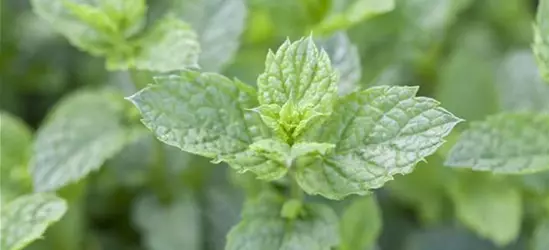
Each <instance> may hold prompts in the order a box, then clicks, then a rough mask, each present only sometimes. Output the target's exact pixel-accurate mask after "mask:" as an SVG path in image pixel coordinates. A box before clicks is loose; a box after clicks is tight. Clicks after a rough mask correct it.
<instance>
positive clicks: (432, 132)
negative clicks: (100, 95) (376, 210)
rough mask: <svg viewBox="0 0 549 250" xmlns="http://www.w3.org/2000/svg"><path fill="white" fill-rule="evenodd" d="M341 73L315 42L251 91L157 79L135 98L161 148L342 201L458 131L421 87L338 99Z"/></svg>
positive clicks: (284, 51) (211, 77)
mask: <svg viewBox="0 0 549 250" xmlns="http://www.w3.org/2000/svg"><path fill="white" fill-rule="evenodd" d="M338 78H339V76H338V73H337V72H336V71H335V70H333V69H332V66H331V64H330V59H329V58H328V55H327V54H326V53H325V52H324V51H323V50H319V49H317V47H316V46H315V44H314V42H313V40H312V38H311V37H309V38H302V39H300V40H298V41H296V42H293V43H292V42H290V41H286V42H285V43H284V44H283V45H282V46H281V47H280V48H279V49H278V51H277V52H276V53H272V52H269V53H268V55H267V59H266V63H265V72H264V73H263V74H261V75H260V76H259V78H258V81H257V86H258V89H257V91H256V89H254V88H253V87H250V86H248V85H246V84H244V83H242V82H240V81H239V80H237V79H235V80H230V79H228V78H226V77H224V76H222V75H219V74H216V73H200V72H195V71H184V72H182V73H181V74H180V75H171V76H166V77H159V78H156V79H155V81H156V84H152V85H150V86H148V87H146V88H145V89H143V90H141V91H140V92H138V93H136V94H135V95H133V96H131V97H129V100H131V101H132V102H133V103H134V104H135V105H136V106H137V108H138V109H139V110H140V112H141V114H142V116H143V123H144V124H145V125H146V126H147V127H148V128H149V129H151V130H152V131H153V132H154V133H155V134H156V136H157V137H158V138H159V139H160V140H161V141H163V142H165V143H167V144H169V145H173V146H176V147H179V148H181V149H182V150H183V151H187V152H190V153H193V154H197V155H201V156H205V157H209V158H214V161H216V162H221V161H224V162H227V163H228V164H229V165H230V166H231V167H233V168H235V169H236V170H238V171H239V172H247V171H251V172H254V173H255V174H256V175H257V176H258V178H260V179H264V180H268V181H270V180H276V179H279V178H282V177H283V176H285V175H286V174H287V173H288V172H289V171H290V172H291V173H292V175H293V177H294V178H295V179H296V181H297V182H298V183H299V185H300V186H301V187H302V188H303V189H304V190H305V191H306V192H307V193H309V194H311V195H312V194H320V195H323V196H324V197H327V198H330V199H341V198H343V197H345V196H347V195H349V194H365V193H367V192H368V190H370V189H372V188H378V187H381V186H382V185H383V184H384V183H385V182H387V181H389V180H391V179H392V176H393V175H395V174H407V173H410V172H411V171H412V170H413V167H414V166H415V164H416V163H417V162H418V161H420V160H422V159H423V158H424V157H426V156H428V155H430V154H432V153H434V152H435V151H436V149H437V148H438V147H439V146H440V145H442V143H444V140H443V137H444V136H446V135H447V134H448V133H449V132H450V131H451V130H452V128H453V127H454V126H455V125H456V124H457V123H458V122H460V121H461V119H459V118H457V117H455V116H454V115H452V114H451V113H450V112H448V111H446V110H445V109H443V108H441V107H439V103H438V102H437V101H436V100H433V99H431V98H426V97H416V92H417V87H399V86H391V87H389V86H381V87H372V88H369V89H367V90H357V91H355V92H353V93H350V94H347V95H344V96H339V95H338V94H337V93H338V91H337V90H338V86H337V84H338Z"/></svg>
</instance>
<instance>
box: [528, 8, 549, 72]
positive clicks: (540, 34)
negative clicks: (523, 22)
mask: <svg viewBox="0 0 549 250" xmlns="http://www.w3.org/2000/svg"><path fill="white" fill-rule="evenodd" d="M532 50H533V51H534V54H535V55H536V59H537V62H538V67H539V70H540V72H541V75H542V76H543V78H544V79H545V81H549V1H547V0H540V1H539V5H538V9H537V15H536V23H535V24H534V43H533V44H532Z"/></svg>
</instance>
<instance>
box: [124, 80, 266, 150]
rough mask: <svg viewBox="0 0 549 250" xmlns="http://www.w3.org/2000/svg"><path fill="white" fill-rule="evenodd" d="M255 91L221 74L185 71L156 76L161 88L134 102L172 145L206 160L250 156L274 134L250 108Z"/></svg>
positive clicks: (151, 89) (142, 93) (134, 98)
mask: <svg viewBox="0 0 549 250" xmlns="http://www.w3.org/2000/svg"><path fill="white" fill-rule="evenodd" d="M255 98H256V94H255V90H253V89H252V88H250V87H248V86H245V85H244V84H243V83H241V82H238V81H236V82H233V81H231V80H229V79H228V78H226V77H224V76H221V75H218V74H215V73H199V72H192V71H184V72H182V73H181V75H179V76H177V75H171V76H166V77H158V78H156V84H154V85H150V86H149V87H147V88H145V89H143V90H141V91H139V92H138V93H136V94H135V95H133V96H131V97H129V98H128V99H129V100H130V101H132V102H133V103H134V105H135V106H137V108H138V109H139V111H140V112H141V114H142V116H143V120H142V121H143V123H144V124H145V125H146V126H147V127H148V128H149V129H151V130H152V131H153V132H154V134H155V135H156V136H157V137H158V139H160V140H161V141H163V142H164V143H167V144H169V145H172V146H176V147H179V148H180V149H181V150H183V151H187V152H190V153H193V154H198V155H201V156H204V157H209V158H216V159H223V158H226V157H232V156H233V155H235V154H237V153H244V152H246V150H247V149H248V146H249V145H250V144H251V143H252V142H253V141H254V139H261V138H265V136H266V135H268V131H267V130H266V128H265V127H264V126H263V124H262V123H261V120H260V118H259V116H258V115H257V114H256V113H254V112H253V111H249V109H251V108H253V107H255V106H256V105H257V101H256V100H255Z"/></svg>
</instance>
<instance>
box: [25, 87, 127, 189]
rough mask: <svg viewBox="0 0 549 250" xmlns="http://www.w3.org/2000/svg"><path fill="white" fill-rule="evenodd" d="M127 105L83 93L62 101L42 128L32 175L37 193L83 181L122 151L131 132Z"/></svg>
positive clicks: (116, 98)
mask: <svg viewBox="0 0 549 250" xmlns="http://www.w3.org/2000/svg"><path fill="white" fill-rule="evenodd" d="M123 105H124V102H123V99H122V97H121V96H118V95H117V94H115V93H112V92H109V91H87V92H86V91H82V92H77V93H75V94H72V95H70V96H68V97H67V98H65V99H63V100H62V101H61V102H60V103H59V104H58V106H57V108H56V109H55V110H54V111H53V113H52V114H50V115H49V117H48V119H47V121H46V122H45V123H44V124H43V125H42V126H41V127H40V129H39V130H38V132H37V135H36V141H35V143H34V152H33V157H32V160H31V163H30V172H31V174H32V177H33V182H34V189H35V190H38V191H50V190H58V189H59V188H61V187H63V186H65V185H67V184H69V183H72V182H76V181H78V180H80V179H82V178H84V177H85V176H86V175H87V174H89V173H90V172H92V171H95V170H97V169H99V167H101V165H102V164H103V162H105V160H107V159H108V158H110V157H111V156H113V155H114V154H116V153H117V152H118V151H120V150H121V149H122V147H123V146H124V144H125V143H126V141H128V138H130V131H129V130H128V129H127V128H126V127H125V126H124V125H123V124H122V122H123V118H124V116H123V115H124V114H123V112H124V106H123Z"/></svg>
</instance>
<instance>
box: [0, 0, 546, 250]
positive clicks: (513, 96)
mask: <svg viewBox="0 0 549 250" xmlns="http://www.w3.org/2000/svg"><path fill="white" fill-rule="evenodd" d="M0 4H1V7H0V16H1V18H2V20H1V22H2V24H3V25H2V29H0V33H1V34H0V35H1V37H2V39H1V41H0V42H1V46H2V51H1V53H0V78H1V80H0V110H1V112H0V170H1V172H0V174H1V176H0V177H1V178H0V195H1V196H0V197H1V203H0V209H1V211H2V215H1V219H2V223H1V226H0V227H1V235H0V239H1V244H2V245H1V248H2V249H4V248H6V249H30V250H33V249H34V250H53V249H55V250H59V249H61V250H148V249H150V250H169V249H182V250H185V249H189V250H194V249H204V250H221V249H254V250H257V249H290V247H293V248H292V249H305V250H306V249H322V250H324V249H329V248H331V247H333V249H359V250H363V249H379V250H401V249H405V250H431V249H433V250H440V249H449V250H454V249H455V250H465V249H467V250H497V249H505V250H531V249H533V250H545V249H549V242H547V239H548V238H549V227H548V220H549V172H548V170H547V169H549V160H548V159H549V151H548V150H549V149H548V145H549V139H548V134H549V132H548V131H549V123H548V121H547V120H548V118H547V115H548V113H547V112H548V111H549V84H547V82H549V79H548V78H549V76H548V75H549V73H548V72H549V66H548V65H549V1H547V0H483V1H474V0H394V1H388V0H387V1H372V0H342V1H340V0H277V1H272V0H139V1H135V0H133V1H130V0H115V1H112V0H55V1H54V0H51V1H47V0H2V1H1V3H0ZM303 36H312V37H313V41H314V44H315V45H316V46H317V47H318V48H323V49H324V50H325V51H326V55H327V57H328V58H329V59H330V63H331V64H330V65H327V64H326V65H324V66H325V67H326V68H332V69H333V72H337V74H339V79H338V81H337V82H336V84H337V86H338V88H339V89H338V95H340V96H344V95H347V94H349V93H351V92H353V91H355V90H364V89H366V88H368V87H372V86H379V85H391V86H404V85H406V86H419V90H418V93H417V95H418V96H420V97H421V98H423V97H429V98H434V99H436V100H437V101H438V102H440V106H441V107H444V108H446V109H448V111H449V112H452V113H453V114H455V115H456V116H457V117H460V118H463V119H464V120H465V121H464V122H462V123H460V124H459V125H458V126H457V129H456V130H454V131H452V133H451V134H450V135H449V136H447V137H446V138H445V140H446V142H445V144H443V145H442V147H440V148H439V149H438V150H437V151H436V152H433V153H434V155H431V156H429V157H426V158H425V159H424V161H421V162H419V164H418V166H417V167H416V168H415V170H414V171H413V172H412V173H410V174H408V175H404V176H400V175H395V176H390V175H384V173H385V172H376V171H378V170H380V169H381V168H379V169H378V168H368V169H370V170H371V171H373V173H370V174H371V175H373V176H382V178H381V179H380V180H383V183H385V182H386V181H387V182H386V185H385V186H383V187H382V188H380V189H376V190H370V189H368V193H369V194H367V196H356V195H352V196H348V197H347V199H346V200H342V201H333V200H328V199H325V198H323V197H321V196H311V195H307V194H305V193H304V192H300V191H301V189H300V185H302V186H304V187H306V190H307V191H309V193H321V194H328V195H327V196H328V197H330V195H334V196H333V197H335V196H336V195H339V194H341V192H344V193H353V192H354V193H361V194H365V193H366V191H365V190H363V189H361V188H355V187H352V186H346V185H344V184H345V183H347V182H340V181H339V180H334V179H332V178H331V177H330V176H331V175H325V173H326V172H325V171H332V170H333V172H336V171H347V172H346V173H350V172H353V171H355V170H356V169H355V168H353V166H354V165H352V164H335V163H334V164H332V163H333V162H330V164H324V162H313V163H311V165H312V166H313V167H314V168H313V169H314V170H315V171H314V172H313V173H311V172H307V175H302V176H301V177H300V176H297V177H296V176H295V175H296V173H297V174H299V173H301V172H300V169H297V170H295V171H294V169H290V170H289V171H288V169H285V168H277V169H276V171H274V172H273V173H274V174H273V176H274V175H277V177H279V176H282V175H283V174H286V176H285V177H281V178H280V179H278V180H276V181H273V182H270V183H267V182H263V181H259V180H257V179H256V175H255V174H254V173H246V174H244V175H242V174H238V173H236V172H235V171H234V170H232V169H230V167H229V166H228V164H224V163H222V164H218V165H214V164H212V163H210V160H209V159H206V158H203V157H201V156H193V155H191V154H188V153H185V152H183V151H181V150H180V149H179V148H177V147H173V146H169V145H165V144H163V143H161V142H160V141H158V140H157V139H156V138H155V136H154V135H153V134H152V133H151V132H150V131H148V130H147V129H146V128H145V126H143V125H142V123H141V122H140V119H141V116H140V114H139V111H138V110H137V109H136V108H135V107H134V106H133V105H132V104H131V103H130V102H129V101H127V100H124V97H128V96H131V95H133V94H135V93H136V92H138V91H139V90H140V89H142V88H144V87H146V86H147V85H149V84H152V85H151V86H152V87H153V88H155V86H156V88H159V87H158V86H160V85H162V84H167V83H166V82H165V81H169V80H170V79H171V80H173V79H172V78H170V77H168V76H166V75H167V73H168V72H175V73H176V74H178V72H177V71H180V70H188V69H193V70H197V71H201V72H215V73H216V77H215V78H216V79H217V78H219V79H218V80H219V85H223V86H226V87H227V88H226V89H228V90H227V91H228V92H230V93H231V94H229V95H227V92H223V93H219V95H213V93H216V91H213V90H212V89H213V88H214V86H215V85H216V84H212V83H211V82H208V84H202V85H201V88H199V89H197V88H193V87H195V85H192V86H191V85H189V84H188V83H181V82H174V81H172V82H169V84H172V85H174V86H177V88H173V89H170V90H169V91H165V93H164V94H165V95H162V96H157V97H158V98H156V99H154V100H155V103H154V105H156V106H159V105H160V104H163V105H165V108H173V110H180V109H181V107H182V106H184V105H186V104H189V105H187V106H186V107H187V108H188V109H187V110H186V111H185V112H181V113H177V112H175V113H176V114H177V115H178V116H180V117H179V119H180V120H179V119H178V120H177V122H179V123H176V124H178V125H182V124H183V125H184V124H188V123H187V122H189V121H193V119H195V118H197V116H196V113H198V111H199V109H205V108H204V107H207V106H208V105H212V106H211V107H212V108H211V109H209V110H211V111H212V113H211V114H212V116H207V117H201V118H204V119H202V120H200V119H199V120H194V121H200V122H197V123H196V126H197V127H198V128H201V129H204V130H209V129H211V128H215V131H223V132H231V133H233V132H234V133H233V134H237V135H238V130H235V129H234V128H236V127H238V126H237V125H238V124H234V123H233V122H232V120H231V119H230V118H231V117H233V115H235V116H236V115H238V113H233V111H234V112H237V111H238V110H236V109H231V107H235V106H238V104H236V103H235V102H232V99H227V96H231V95H232V94H234V93H238V94H239V95H240V97H241V99H238V100H239V101H241V103H246V105H242V107H243V108H244V110H249V111H251V110H254V109H255V108H257V107H259V104H260V103H259V102H257V101H256V99H253V100H252V99H250V98H248V97H249V96H247V95H246V93H248V94H250V93H252V94H253V93H255V89H257V87H259V89H261V88H265V87H271V86H272V85H274V84H275V83H277V82H276V81H267V80H266V79H265V77H261V78H258V76H259V75H260V74H261V73H263V72H266V71H265V66H266V65H265V55H266V54H267V52H268V51H269V50H272V51H273V54H275V53H274V51H276V50H277V48H279V47H280V46H281V45H282V44H283V43H284V41H285V40H286V39H287V38H289V39H290V41H296V40H298V39H299V38H300V37H303ZM319 53H321V52H319ZM267 72H268V73H273V72H278V71H276V70H273V69H270V70H268V71H267ZM323 73H326V74H328V73H330V72H327V71H326V72H323ZM200 74H202V75H204V74H206V75H208V74H212V73H200ZM217 74H219V75H221V74H222V75H225V76H226V77H227V78H224V77H223V78H221V77H218V75H217ZM273 74H274V73H273ZM153 76H159V77H160V78H158V79H159V80H157V81H158V82H159V83H156V82H155V81H154V80H153ZM281 79H284V78H281ZM290 80H291V79H290ZM235 84H236V85H237V86H238V88H239V89H238V91H237V90H235V88H236V87H235ZM190 88H192V91H196V92H197V93H199V94H202V95H203V96H205V98H195V99H192V98H191V99H188V101H189V102H188V103H184V104H178V105H177V106H175V107H172V106H171V105H170V104H168V103H167V101H166V100H167V98H163V97H166V96H178V97H179V98H181V96H188V95H189V92H188V91H189V89H190ZM374 89H377V90H380V89H383V90H385V89H393V90H396V89H400V90H403V89H408V88H407V87H405V88H389V87H377V88H374ZM231 91H234V93H233V92H231ZM323 91H324V92H322V93H323V94H329V93H333V91H332V90H329V91H328V90H326V89H324V90H323ZM406 93H407V92H406ZM209 94H212V95H209ZM252 94H250V96H252ZM397 94H398V93H397ZM397 94H395V95H394V96H395V98H396V97H399V98H400V99H402V98H404V97H403V96H402V95H397ZM161 97H162V98H161ZM206 97H208V98H206ZM210 97H211V98H210ZM346 98H348V99H349V100H351V99H352V100H358V99H360V98H358V97H356V96H348V97H346ZM416 98H417V97H416ZM400 99H399V100H400ZM380 100H388V99H387V98H386V97H385V98H381V97H380ZM409 100H416V99H414V98H411V99H409ZM429 100H431V99H429ZM359 101H362V102H368V101H371V100H370V99H368V98H365V99H364V100H362V99H360V100H359ZM359 101H357V102H359ZM399 103H400V105H404V104H407V102H404V104H403V103H402V102H395V104H399ZM190 104H192V105H190ZM213 104H215V105H213ZM275 104H276V103H275ZM433 104H434V103H433ZM279 106H281V107H280V109H282V106H283V103H280V105H279ZM373 106H375V105H373ZM355 107H356V105H354V103H349V105H340V107H339V108H341V109H345V110H351V109H352V108H355ZM384 108H386V107H385V106H384ZM423 108H424V107H423ZM220 110H222V112H221V113H215V114H217V115H214V111H215V112H218V111H220ZM317 110H318V111H319V113H322V112H326V111H327V109H324V108H319V109H317ZM200 111H202V110H200ZM267 111H272V110H267ZM276 111H277V112H276V113H277V114H279V113H280V111H281V110H278V109H277V110H276ZM195 112H196V113H195ZM384 113H385V112H384ZM390 114H392V115H395V113H394V110H393V113H390ZM368 117H369V116H368ZM383 117H384V118H386V119H387V123H388V119H389V118H390V117H388V116H382V117H381V118H383ZM153 118H156V119H167V120H169V117H166V116H164V115H163V114H160V113H159V114H155V115H154V117H153ZM264 118H265V117H264ZM267 118H268V117H267ZM393 118H394V117H393ZM255 119H257V120H260V119H261V118H260V117H255ZM313 120H314V119H313ZM393 120H395V122H397V120H396V119H393ZM181 121H184V122H186V123H181ZM219 121H223V123H219V124H218V122H219ZM362 121H363V120H361V119H358V120H357V121H356V122H355V123H352V122H351V123H350V124H351V125H353V124H355V125H356V126H355V127H356V129H354V130H353V131H355V132H356V133H354V134H353V135H360V131H362V130H360V129H362V128H363V126H359V125H360V124H361V123H360V122H362ZM436 121H438V120H436ZM214 122H215V123H214ZM410 122H412V121H410ZM304 124H305V125H303V126H305V128H307V129H308V128H309V127H307V126H306V125H308V123H307V120H306V119H304ZM330 124H331V123H324V124H322V125H324V127H326V128H329V126H330ZM275 125H278V124H275ZM399 125H402V126H405V125H406V124H399ZM351 127H353V126H351ZM166 128H167V126H159V127H157V128H156V129H155V130H156V132H157V134H169V133H174V131H169V130H167V129H166ZM380 128H381V127H380ZM263 129H264V128H263ZM269 129H270V128H268V127H267V130H266V131H270V130H269ZM183 130H184V131H188V130H189V128H188V127H181V131H183ZM433 131H434V130H428V131H427V132H425V131H424V132H423V133H422V132H421V131H416V132H417V134H420V135H422V138H423V139H424V141H425V143H424V144H421V145H419V144H418V145H417V147H429V146H430V145H434V144H437V143H439V141H437V140H435V139H432V138H437V137H432V134H431V132H433ZM210 132H211V131H210ZM378 132H379V133H377V134H372V135H371V138H381V137H379V136H381V135H382V134H383V133H385V132H387V131H385V130H379V131H378ZM282 134H284V133H282ZM201 135H203V136H204V137H207V136H216V135H217V134H215V133H204V134H201ZM331 135H332V134H330V133H327V135H326V136H331ZM355 137H356V136H355ZM355 137H350V138H349V139H348V140H349V142H351V140H353V139H355ZM395 138H400V139H402V140H403V138H404V139H405V138H407V137H405V136H403V134H398V133H397V136H396V137H395ZM428 138H431V139H428ZM180 139H181V138H180ZM439 139H440V138H439ZM220 142H221V140H220ZM223 142H225V143H226V144H220V147H217V148H216V149H219V150H221V151H223V152H225V151H227V150H228V151H231V150H237V147H239V146H235V145H237V144H238V143H243V142H242V141H238V140H237V141H236V144H234V145H233V144H230V145H229V144H227V141H223ZM271 142H272V141H262V142H261V143H257V144H254V148H255V149H256V150H259V151H262V152H264V153H265V152H267V153H269V154H271V155H276V152H275V151H276V148H275V147H274V146H276V145H278V144H272V143H271ZM323 142H324V141H323ZM400 142H401V141H400V140H389V143H388V144H387V145H388V146H387V148H383V149H384V150H383V151H380V152H379V154H377V155H378V156H380V155H381V156H383V155H384V154H387V152H392V153H394V154H395V155H400V156H402V158H401V159H405V158H406V159H410V160H414V161H415V160H419V159H421V158H422V157H423V155H420V156H417V155H411V154H409V153H407V152H406V150H402V149H403V148H398V149H399V150H396V149H395V148H397V146H398V145H400V144H398V143H400ZM428 142H431V143H432V144H429V143H428ZM187 143H189V144H187ZM305 143H310V141H306V142H305ZM181 145H184V146H185V147H187V146H188V145H191V144H190V142H189V141H181V144H180V145H178V146H181ZM369 145H374V144H369ZM402 145H404V144H402ZM406 145H408V144H406ZM210 146H212V145H210ZM247 146H248V144H246V145H245V147H244V146H243V148H247ZM307 146H308V148H307V149H306V150H301V149H300V150H298V149H299V148H298V149H295V150H293V152H292V150H289V151H287V152H288V153H289V155H292V153H294V154H298V153H299V152H305V153H310V152H311V151H310V148H313V151H314V152H317V153H318V152H328V151H329V150H332V149H333V147H332V146H330V145H329V144H327V145H326V144H314V145H313V144H307ZM212 147H213V146H212ZM309 147H310V148H309ZM371 147H373V146H371ZM296 148H297V147H296ZM238 149H240V148H238ZM193 150H195V151H199V149H197V148H193ZM413 150H417V148H414V149H413ZM283 151H284V150H283ZM200 152H202V151H200ZM372 152H373V153H375V152H374V151H371V150H365V151H364V152H359V153H360V155H362V156H363V155H364V154H368V153H369V154H370V155H372ZM193 153H196V152H193ZM321 155H322V154H321ZM341 155H343V154H341ZM357 155H359V154H358V153H356V154H347V155H346V157H348V158H345V160H346V161H343V160H342V159H338V160H339V162H344V163H349V162H351V160H356V158H353V157H356V156H357ZM374 155H375V154H374ZM206 156H210V155H206ZM277 156H278V155H277ZM216 160H219V159H216ZM347 160H348V161H347ZM369 160H370V161H364V162H362V161H361V163H360V164H362V165H360V166H363V165H376V166H377V165H379V164H377V163H379V162H375V161H374V162H372V159H369ZM374 160H375V159H374ZM308 166H310V165H308ZM334 166H335V167H334ZM357 166H358V165H357ZM395 166H400V165H395ZM303 169H305V168H303ZM303 169H301V170H303ZM381 170H383V171H385V170H386V169H381ZM478 170H481V171H478ZM307 171H309V170H307ZM394 171H396V172H399V171H400V170H398V169H394V170H391V173H395V172H394ZM262 173H263V174H266V173H265V172H262ZM311 174H313V176H314V177H315V178H309V177H310V176H311ZM355 174H356V173H355ZM304 176H306V177H307V178H305V177H304ZM294 177H295V178H296V179H300V178H301V179H300V181H301V182H300V183H294V182H292V181H291V180H292V178H294ZM358 177H359V176H358V175H348V179H350V180H352V181H356V182H359V183H362V184H363V183H365V182H366V181H365V180H364V179H360V178H358ZM392 178H394V180H392ZM378 184H379V183H378ZM381 184H382V183H381ZM376 186H378V185H377V184H376ZM379 186H380V185H379ZM332 188H340V190H336V189H332ZM46 190H47V191H48V192H51V193H40V192H39V191H46ZM296 190H297V191H296ZM334 190H336V191H334ZM54 192H55V194H53V193H54ZM288 197H291V199H287V198H288ZM333 197H332V198H333ZM21 232H24V233H21ZM227 235H228V237H227ZM31 241H32V242H31ZM286 246H288V248H284V247H286ZM246 247H248V248H246Z"/></svg>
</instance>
